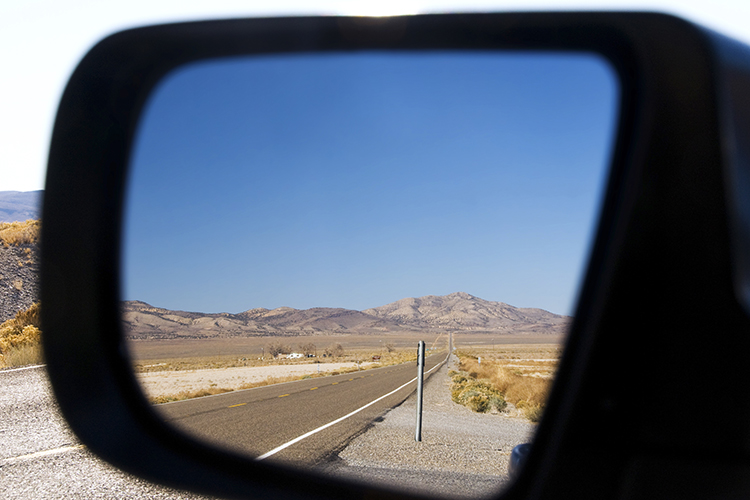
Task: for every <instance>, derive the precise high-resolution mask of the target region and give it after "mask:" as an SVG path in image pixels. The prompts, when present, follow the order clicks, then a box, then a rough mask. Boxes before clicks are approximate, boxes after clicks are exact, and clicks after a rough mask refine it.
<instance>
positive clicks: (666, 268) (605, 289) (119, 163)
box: [42, 13, 750, 498]
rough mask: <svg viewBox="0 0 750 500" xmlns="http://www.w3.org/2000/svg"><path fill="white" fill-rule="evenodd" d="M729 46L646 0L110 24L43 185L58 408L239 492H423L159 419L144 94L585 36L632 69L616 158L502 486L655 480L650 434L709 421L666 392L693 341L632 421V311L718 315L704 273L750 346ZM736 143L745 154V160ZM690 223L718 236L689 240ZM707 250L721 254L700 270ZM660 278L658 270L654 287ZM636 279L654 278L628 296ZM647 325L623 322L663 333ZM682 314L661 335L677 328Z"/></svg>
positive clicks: (748, 407) (731, 324)
mask: <svg viewBox="0 0 750 500" xmlns="http://www.w3.org/2000/svg"><path fill="white" fill-rule="evenodd" d="M728 44H730V42H727V41H725V40H723V39H720V38H719V37H717V36H715V35H713V34H711V33H709V32H707V31H704V30H702V29H700V28H698V27H696V26H694V25H692V24H689V23H687V22H684V21H681V20H679V19H676V18H673V17H670V16H664V15H659V14H639V13H523V14H447V15H420V16H410V17H396V18H347V17H318V18H312V17H310V18H278V19H248V20H230V21H212V22H202V23H184V24H175V25H165V26H155V27H148V28H140V29H135V30H130V31H125V32H122V33H118V34H115V35H113V36H111V37H109V38H107V39H105V40H103V41H102V42H100V43H99V44H98V45H97V46H96V47H94V48H93V49H92V50H91V51H90V52H89V54H88V55H87V56H86V57H85V58H84V60H83V61H82V62H81V63H80V65H79V67H78V68H77V69H76V71H75V73H74V74H73V76H72V77H71V80H70V82H69V84H68V86H67V88H66V90H65V93H64V95H63V98H62V101H61V104H60V108H59V111H58V115H57V120H56V123H55V128H54V131H53V137H52V144H51V149H50V157H49V169H48V174H47V185H46V192H45V199H44V212H43V220H44V225H43V233H42V302H43V303H44V307H43V312H42V322H43V331H44V347H45V355H46V358H47V363H48V371H49V374H50V378H51V380H52V383H53V387H54V390H55V394H56V396H57V399H58V401H59V403H60V406H61V408H62V411H63V414H64V415H65V417H66V418H67V419H68V421H69V423H70V425H71V427H72V428H73V430H74V431H75V432H76V434H77V435H78V436H79V437H80V438H81V440H82V441H83V442H84V443H85V444H86V445H87V446H89V447H90V448H91V449H92V450H93V451H94V452H96V453H97V454H99V455H100V456H102V457H103V458H105V459H106V460H108V461H110V462H112V463H113V464H115V465H117V466H119V467H121V468H123V469H125V470H127V471H129V472H132V473H135V474H138V475H141V476H143V477H146V478H148V479H151V480H154V481H158V482H162V483H165V484H169V485H171V486H175V487H180V488H187V489H193V490H197V491H202V492H208V493H213V494H217V495H223V496H228V497H255V498H262V497H271V496H272V497H274V498H312V497H318V496H320V497H326V498H344V497H346V498H360V497H365V496H366V497H368V498H379V497H386V496H387V497H389V498H394V497H397V496H401V497H405V498H407V497H409V498H410V497H411V496H409V495H406V494H404V493H397V492H389V491H385V490H380V489H376V488H371V487H367V486H363V485H360V484H356V483H344V482H339V481H334V480H330V479H324V478H321V477H319V476H315V475H313V474H308V473H304V472H301V471H299V470H292V469H284V468H282V467H278V466H269V465H266V464H264V463H253V462H251V461H249V460H248V459H246V458H243V457H239V456H235V455H232V454H230V453H227V452H223V451H218V450H215V449H212V448H209V447H207V446H206V445H203V444H200V443H198V442H195V441H193V440H190V439H187V438H185V437H184V436H182V435H181V434H178V433H177V432H175V431H174V430H173V429H171V428H170V427H168V426H167V425H165V424H164V423H163V422H161V421H160V420H159V419H158V418H156V417H155V414H154V413H153V411H152V410H151V409H150V408H149V405H148V404H147V402H146V401H145V399H144V398H143V396H142V394H141V391H140V389H139V388H138V385H137V382H136V381H135V378H134V376H133V374H132V371H131V369H130V364H129V359H128V358H127V356H126V354H125V352H124V349H123V346H122V342H123V338H122V334H121V331H120V330H121V322H120V310H119V299H120V297H119V290H120V283H119V279H120V276H119V273H120V270H119V263H120V243H121V221H122V200H123V190H124V186H125V177H126V175H127V172H126V167H127V164H128V161H129V149H130V147H131V142H132V140H133V135H134V132H135V127H136V124H137V121H138V117H139V114H140V110H141V107H142V105H143V103H144V102H145V100H146V97H147V95H148V93H149V92H150V90H151V89H152V88H153V86H154V84H155V83H156V82H157V81H158V80H159V78H161V77H162V76H163V75H164V74H166V72H168V71H169V70H171V69H172V68H174V67H176V66H178V65H180V64H183V63H186V62H190V61H195V60H199V59H205V58H214V57H225V56H235V55H252V54H271V53H281V52H313V51H334V50H335V51H355V50H362V49H381V50H383V49H386V50H407V49H408V50H411V51H414V50H433V49H453V50H460V49H472V50H477V49H484V50H501V49H513V50H540V49H542V50H547V51H550V50H566V51H571V50H581V51H589V52H596V53H600V54H601V55H603V56H604V57H605V58H607V59H608V60H609V61H610V62H611V63H612V66H613V67H614V68H615V70H616V71H617V72H618V74H619V77H620V85H621V96H622V101H621V104H620V109H621V110H622V113H621V116H620V117H619V133H618V137H617V140H616V144H615V150H614V161H613V164H612V166H611V171H610V180H609V184H608V187H607V191H606V198H605V202H604V206H603V211H602V215H601V219H600V224H599V227H598V232H597V236H596V240H595V242H594V245H593V251H592V254H591V260H590V262H589V265H588V271H587V274H586V278H585V280H584V282H583V285H582V292H581V295H580V299H579V303H578V307H577V309H576V311H575V318H576V319H575V322H574V324H573V326H572V330H571V333H570V339H569V342H568V346H567V349H566V352H565V356H564V358H563V360H562V362H561V365H560V368H559V372H558V377H557V380H556V382H555V387H554V389H553V392H552V395H551V398H550V401H549V404H548V411H547V413H546V414H545V418H544V420H543V421H542V423H541V424H540V427H539V431H538V433H537V437H536V440H535V442H534V446H533V448H532V450H531V452H530V454H529V457H528V462H527V466H526V467H525V468H524V469H523V470H522V471H521V473H520V475H519V476H518V479H517V481H516V482H515V483H514V484H513V485H512V486H511V488H510V489H508V490H507V491H506V492H504V493H503V495H505V496H506V497H507V498H521V497H527V496H536V495H543V496H544V495H546V496H550V497H555V496H568V497H570V496H581V497H599V498H601V497H606V496H610V495H613V494H614V492H616V491H618V490H619V489H620V488H623V487H627V488H631V491H637V490H638V485H639V483H638V481H639V480H641V481H647V480H648V479H647V478H648V474H641V475H640V476H639V472H638V471H639V470H640V469H638V465H639V464H641V463H644V462H639V460H640V457H641V454H643V453H644V451H643V448H642V446H644V445H646V446H648V445H649V444H653V445H656V446H662V447H663V448H665V449H675V447H677V449H679V443H680V441H679V438H680V436H681V434H680V433H681V432H689V430H687V429H688V428H693V426H694V425H700V423H701V422H700V417H698V416H697V417H695V418H694V419H693V420H696V421H695V422H693V421H691V423H690V425H688V422H687V421H684V419H683V420H680V419H678V421H677V423H676V424H675V420H674V418H675V410H673V409H670V407H669V404H674V401H675V399H676V398H679V397H685V395H686V394H689V392H688V388H687V387H688V386H689V385H690V384H691V383H694V382H696V381H697V379H696V380H692V379H690V378H689V376H688V377H687V378H686V379H680V380H676V379H675V377H676V376H680V377H682V376H684V374H685V368H686V363H688V362H691V359H690V356H686V358H685V359H682V358H678V359H676V360H674V361H666V362H667V363H670V362H671V363H673V365H674V367H673V368H674V369H675V370H676V374H677V375H675V376H671V375H670V376H666V377H665V378H664V379H663V380H662V381H661V383H662V386H665V387H667V388H670V389H672V390H673V392H674V393H675V394H670V395H669V396H668V398H667V401H653V404H654V405H656V408H658V409H659V410H660V411H662V413H663V415H662V414H661V413H658V412H657V413H656V416H653V415H652V417H646V416H641V417H637V418H633V419H632V420H633V421H626V420H625V416H624V415H625V411H624V410H623V402H624V400H625V397H626V396H625V395H626V382H625V380H623V377H622V374H621V373H620V372H619V371H618V370H620V369H622V367H623V366H624V365H625V363H626V359H627V357H628V356H629V355H631V354H632V351H633V349H632V348H630V347H628V345H627V343H626V345H625V346H623V340H622V339H623V337H622V335H623V334H625V333H630V332H631V331H632V330H633V329H637V328H639V327H641V326H642V322H643V321H644V319H645V318H646V317H647V316H646V315H647V314H653V312H654V311H653V310H652V308H649V307H645V308H644V310H643V311H638V312H636V313H633V314H630V316H628V317H627V318H626V319H623V314H626V313H628V311H629V310H632V306H633V305H634V304H640V303H641V302H642V301H645V303H646V304H648V303H649V301H654V300H658V301H660V310H661V311H662V312H663V311H665V310H666V311H668V312H669V313H681V314H684V315H685V319H684V320H681V322H680V325H679V326H680V328H684V329H686V330H687V331H688V332H689V331H693V330H694V329H695V328H697V326H695V325H696V322H697V325H698V326H699V325H700V324H702V320H705V318H704V317H702V316H700V312H699V311H698V307H697V306H698V298H699V296H698V295H697V294H694V295H692V296H691V295H689V294H687V295H685V294H680V293H679V292H680V290H684V288H685V286H687V285H690V286H695V287H701V290H702V291H703V292H705V293H706V295H707V296H708V297H709V299H708V300H709V302H710V303H709V304H708V305H706V304H702V305H703V307H706V308H712V311H713V313H712V314H717V313H718V314H722V315H723V316H722V318H724V319H723V320H722V321H723V322H722V324H721V325H720V327H721V328H723V329H724V330H723V331H726V332H728V333H727V334H726V335H727V336H728V337H729V338H730V339H731V342H729V343H727V345H725V346H724V348H722V349H719V350H717V351H716V353H715V354H716V356H718V355H719V354H721V355H725V354H729V355H731V354H732V352H736V351H743V352H747V349H745V348H746V347H748V344H750V340H746V341H745V340H742V339H741V336H740V332H744V331H746V330H747V329H748V327H750V324H749V322H748V320H747V316H746V315H744V312H742V308H741V306H739V304H738V303H737V301H736V300H735V299H734V289H733V284H732V261H731V257H730V255H731V251H730V239H731V235H730V229H729V223H728V222H727V221H728V218H729V217H730V216H732V217H733V215H731V214H728V212H734V211H735V208H734V207H733V206H731V205H729V206H728V205H727V204H726V202H725V198H726V197H725V194H724V182H725V180H726V179H725V176H727V175H728V174H727V173H726V172H724V171H723V168H724V167H727V163H728V162H729V161H730V160H728V159H727V157H728V156H729V154H728V153H726V152H725V151H722V144H723V143H722V142H720V140H719V137H720V136H721V135H722V131H724V132H725V133H726V132H727V131H731V127H732V125H731V123H732V120H731V119H732V117H731V116H729V115H730V114H731V113H730V112H729V111H727V110H729V109H731V105H732V104H733V100H734V99H737V98H738V96H736V95H735V96H730V95H728V94H727V95H725V94H724V93H723V92H724V91H725V89H724V88H723V86H722V81H721V80H720V78H721V76H720V75H721V71H720V70H721V69H725V70H726V67H729V66H730V62H728V61H729V57H728V56H726V55H723V54H725V52H722V50H721V49H722V48H724V47H727V46H728ZM733 61H734V62H732V63H731V64H733V65H734V66H732V70H733V71H735V73H737V74H741V75H743V76H744V77H746V75H747V74H748V71H747V68H746V67H745V65H746V63H738V62H737V59H733ZM688 75H689V77H686V76H688ZM743 95H744V94H743ZM685 148H688V149H689V150H690V153H691V154H685V153H684V150H685ZM741 160H743V158H742V157H741V154H739V156H735V157H732V158H731V161H732V162H733V163H734V164H736V163H739V162H741ZM665 179H666V180H667V181H665ZM71 221H74V223H71ZM717 221H718V223H717ZM665 228H667V231H664V229H665ZM696 231H697V232H699V233H700V234H701V235H704V236H702V237H701V238H694V237H692V238H691V235H693V234H695V232H696ZM667 251H668V252H670V254H669V257H668V258H666V257H665V256H664V255H663V254H664V252H667ZM694 262H702V263H704V264H706V263H710V265H699V266H695V265H693V266H692V268H691V267H690V266H691V263H694ZM683 274H684V275H683ZM654 276H656V278H654ZM649 279H656V283H657V286H652V287H651V288H650V289H648V290H646V289H643V286H644V283H647V282H648V280H649ZM634 286H635V287H636V289H639V290H642V291H643V296H641V297H638V298H634V297H632V296H631V293H632V290H633V287H634ZM659 324H660V325H661V323H659ZM662 326H663V325H662ZM691 328H692V329H693V330H691ZM645 330H646V331H644V332H636V333H633V334H632V335H631V336H630V337H628V338H630V339H631V342H637V341H638V339H641V338H646V336H647V335H650V334H651V333H653V328H646V329H645ZM670 332H671V330H670V331H668V332H667V333H665V334H664V336H663V339H662V338H661V337H660V340H657V343H658V344H659V346H661V345H662V344H661V343H666V342H667V341H674V340H675V339H677V338H679V337H678V336H677V335H676V333H670ZM743 338H744V337H743ZM657 350H658V349H657ZM649 359H650V358H649ZM732 359H736V358H732ZM738 364H739V363H738ZM670 366H671V365H670ZM738 380H740V382H739V383H740V385H741V387H740V388H738V389H737V390H742V388H744V389H747V390H750V377H748V376H747V375H745V377H744V378H742V379H738ZM691 390H692V389H691ZM747 421H750V403H747V404H745V405H744V406H742V408H740V409H736V408H735V409H734V414H733V416H732V418H731V419H730V422H729V423H727V424H726V425H725V426H724V428H722V429H716V430H712V431H710V432H709V431H701V433H702V438H704V439H706V440H708V442H711V443H716V444H717V446H723V447H724V448H726V449H727V450H730V451H731V450H735V451H736V452H737V453H741V452H746V451H748V450H750V436H748V435H750V432H747V433H744V434H743V435H742V439H738V433H740V429H741V428H742V427H741V426H740V425H744V424H745V423H746V422H747ZM617 426H619V427H617ZM615 428H617V429H618V431H617V432H613V431H612V429H615ZM702 442H706V441H702ZM675 443H677V445H676V444H675ZM627 464H631V465H630V466H629V467H630V470H631V474H630V476H629V477H628V478H626V479H627V481H629V482H627V481H626V483H627V484H626V485H625V486H623V485H622V484H621V483H622V481H625V480H624V479H623V477H622V474H621V469H622V468H624V467H626V466H627ZM633 464H635V465H633ZM584 471H585V477H581V476H580V474H582V473H583V472H584ZM647 472H648V470H647ZM639 478H641V479H639ZM642 478H646V479H642ZM634 484H635V486H634Z"/></svg>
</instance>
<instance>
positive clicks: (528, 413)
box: [516, 400, 544, 422]
mask: <svg viewBox="0 0 750 500" xmlns="http://www.w3.org/2000/svg"><path fill="white" fill-rule="evenodd" d="M516 407H517V408H518V409H519V410H521V411H522V412H523V414H524V416H525V417H526V418H528V419H529V420H531V421H532V422H539V421H540V420H541V419H542V414H543V413H544V405H543V404H537V403H531V402H529V401H526V400H521V401H519V402H518V403H517V404H516Z"/></svg>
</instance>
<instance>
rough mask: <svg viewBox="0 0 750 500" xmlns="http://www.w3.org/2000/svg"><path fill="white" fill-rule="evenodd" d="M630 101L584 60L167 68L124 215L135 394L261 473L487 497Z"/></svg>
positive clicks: (551, 339)
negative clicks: (289, 467)
mask: <svg viewBox="0 0 750 500" xmlns="http://www.w3.org/2000/svg"><path fill="white" fill-rule="evenodd" d="M617 101H618V87H617V80H616V77H615V76H614V73H613V71H612V70H611V68H610V67H609V66H608V65H607V64H606V63H605V62H604V61H602V60H601V59H600V58H598V57H596V56H592V55H588V54H568V53H533V52H524V53H507V52H505V53H503V52H481V53H480V52H430V53H387V52H362V53H348V54H319V55H309V54H307V55H284V56H273V57H256V58H240V59H227V60H217V61H209V62H204V63H200V64H193V65H189V66H186V67H183V68H180V69H179V70H177V71H175V72H173V73H172V74H170V75H169V76H168V77H167V78H165V80H164V81H163V82H162V83H161V84H160V85H159V87H158V88H157V89H156V90H155V91H154V94H153V95H152V97H151V99H150V101H149V102H148V104H147V106H146V108H145V111H144V113H143V116H142V121H141V123H140V126H139V129H138V134H137V137H136V143H135V148H134V151H133V156H132V162H131V173H130V179H129V191H128V198H127V205H126V218H125V235H124V236H125V239H124V241H125V247H124V264H123V265H124V290H123V298H124V300H125V301H124V303H123V311H124V312H123V318H124V325H125V334H126V336H127V338H128V340H129V341H130V342H129V349H130V353H131V355H132V358H133V363H134V367H135V370H136V372H137V375H138V377H139V380H140V381H141V382H142V385H143V390H144V392H145V394H146V395H147V396H148V397H149V398H150V399H151V401H152V402H153V403H154V404H155V408H156V409H157V411H158V413H159V414H160V415H162V416H163V417H164V418H165V419H166V420H167V421H168V422H170V423H171V424H173V425H174V426H176V427H178V428H180V429H182V430H184V431H185V432H187V433H190V434H191V435H193V436H196V437H197V438H199V439H201V440H204V441H207V442H210V443H214V444H216V445H219V446H222V447H225V448H228V449H231V450H234V451H237V452H240V453H243V454H248V455H250V456H252V457H256V458H257V459H262V460H267V461H278V462H283V463H287V464H293V465H295V466H301V467H307V468H313V469H315V470H317V471H319V472H321V473H324V474H333V475H337V476H341V477H347V478H355V479H359V480H363V481H375V482H381V483H384V484H386V485H387V486H390V487H401V488H411V489H417V490H419V491H426V492H433V493H440V494H442V495H447V496H478V495H483V494H487V493H490V492H494V491H496V489H497V488H498V487H499V486H500V485H501V484H502V483H503V482H504V481H506V480H507V467H508V460H509V456H510V452H511V450H512V448H513V447H514V446H515V445H517V444H519V443H522V442H527V441H529V440H531V439H532V435H533V433H534V428H535V426H536V422H537V421H538V420H539V416H540V415H541V413H542V410H543V408H544V402H545V398H546V396H547V392H548V389H549V386H550V381H551V378H552V375H553V374H554V372H555V368H556V366H557V361H558V358H559V356H560V352H561V348H560V342H561V341H562V340H563V338H564V335H565V331H566V328H567V326H568V325H569V323H570V319H571V318H570V316H569V315H570V314H572V311H573V306H574V299H575V292H576V287H577V283H578V281H579V279H580V276H581V273H582V269H583V266H584V263H585V258H586V253H587V249H588V245H589V241H590V236H591V232H592V229H593V227H594V224H595V219H596V212H597V206H598V201H599V197H600V194H601V190H602V187H603V184H604V180H605V175H606V168H607V165H608V161H609V155H610V154H611V147H612V143H613V137H614V135H615V123H616V121H617ZM419 341H424V342H425V343H426V359H425V367H424V371H425V378H426V382H425V385H424V390H423V416H422V430H421V441H416V420H417V418H416V408H417V401H416V400H417V397H416V392H415V388H416V381H415V379H416V376H417V364H416V354H417V344H418V342H419ZM204 396H211V397H204Z"/></svg>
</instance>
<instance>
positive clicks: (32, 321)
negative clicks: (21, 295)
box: [0, 302, 42, 368]
mask: <svg viewBox="0 0 750 500" xmlns="http://www.w3.org/2000/svg"><path fill="white" fill-rule="evenodd" d="M39 324H40V322H39V302H36V303H35V304H33V305H32V306H31V307H30V308H28V309H27V310H25V311H20V312H19V313H18V314H16V316H15V318H12V319H9V320H8V321H5V322H4V323H3V324H1V325H0V368H10V367H13V366H24V365H33V364H39V363H41V362H42V347H41V330H40V329H39Z"/></svg>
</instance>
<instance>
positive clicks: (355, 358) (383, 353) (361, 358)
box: [133, 345, 417, 404]
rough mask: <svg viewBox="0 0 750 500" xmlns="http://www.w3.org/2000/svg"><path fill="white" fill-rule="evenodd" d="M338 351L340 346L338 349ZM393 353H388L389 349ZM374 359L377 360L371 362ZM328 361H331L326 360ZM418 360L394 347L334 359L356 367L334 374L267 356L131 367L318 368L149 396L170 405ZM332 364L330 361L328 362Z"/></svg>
mask: <svg viewBox="0 0 750 500" xmlns="http://www.w3.org/2000/svg"><path fill="white" fill-rule="evenodd" d="M338 346H339V347H340V345H338ZM334 348H335V346H334ZM389 348H390V349H392V350H391V351H389V350H388V349H389ZM377 356H379V357H380V359H378V360H376V361H373V359H374V358H376V357H377ZM329 359H330V358H329ZM416 359H417V355H416V350H415V349H402V350H397V349H394V348H393V346H389V347H388V348H384V349H382V350H377V351H371V350H361V351H353V352H350V353H347V354H343V353H342V354H341V356H339V357H338V358H336V363H341V362H353V363H357V366H351V367H346V368H336V369H334V370H326V364H327V363H326V362H325V361H323V362H321V361H319V360H317V359H315V358H301V359H285V358H281V359H272V358H271V357H270V356H267V359H250V358H248V357H241V358H237V357H225V356H212V357H195V358H179V359H162V360H149V362H148V364H145V363H143V362H138V363H135V364H134V366H133V367H134V370H135V372H136V373H148V372H164V371H185V370H202V369H210V368H214V369H215V368H235V367H244V366H271V365H301V364H312V365H315V364H319V366H320V370H321V371H320V372H319V373H310V374H306V375H290V376H284V377H267V378H265V379H264V380H260V381H254V382H247V383H244V384H241V385H240V386H238V387H231V388H230V387H218V386H217V385H216V384H211V385H210V386H209V387H205V388H201V389H197V390H184V391H179V392H176V393H173V394H167V395H159V396H149V397H148V399H149V401H150V402H151V403H152V404H161V403H169V402H172V401H182V400H184V399H192V398H199V397H203V396H210V395H214V394H221V393H225V392H232V391H236V390H243V389H252V388H254V387H263V386H267V385H273V384H280V383H283V382H293V381H295V380H302V379H309V378H318V377H327V376H332V375H341V374H344V373H353V372H357V371H363V370H368V369H370V368H380V367H383V366H389V365H396V364H401V363H408V362H415V361H416ZM331 361H332V360H331Z"/></svg>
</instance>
